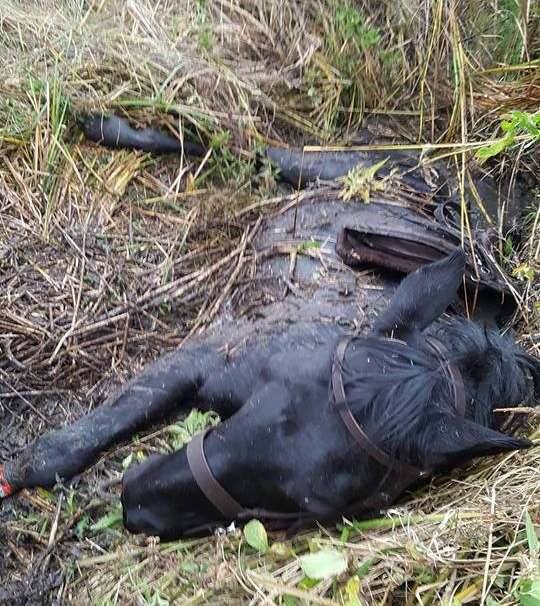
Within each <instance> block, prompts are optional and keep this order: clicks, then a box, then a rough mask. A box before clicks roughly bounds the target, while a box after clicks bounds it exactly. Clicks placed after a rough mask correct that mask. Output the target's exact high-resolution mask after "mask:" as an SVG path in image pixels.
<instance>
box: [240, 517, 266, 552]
mask: <svg viewBox="0 0 540 606" xmlns="http://www.w3.org/2000/svg"><path fill="white" fill-rule="evenodd" d="M244 537H245V539H246V543H247V544H248V545H249V546H250V547H253V549H256V550H257V551H258V552H259V553H261V554H264V553H266V552H267V551H268V535H267V534H266V529H265V527H264V526H263V525H262V523H261V522H259V520H250V521H249V522H248V523H247V524H246V525H245V527H244Z"/></svg>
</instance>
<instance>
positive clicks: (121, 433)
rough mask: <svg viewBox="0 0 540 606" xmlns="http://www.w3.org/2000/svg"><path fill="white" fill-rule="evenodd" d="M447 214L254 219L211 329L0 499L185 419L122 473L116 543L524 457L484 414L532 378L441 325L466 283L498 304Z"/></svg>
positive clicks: (298, 514) (495, 351) (480, 259)
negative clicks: (235, 280)
mask: <svg viewBox="0 0 540 606" xmlns="http://www.w3.org/2000/svg"><path fill="white" fill-rule="evenodd" d="M405 187H407V186H406V185H405ZM447 202H448V203H449V202H451V201H448V200H446V201H444V200H440V199H431V200H430V201H429V203H426V204H425V205H423V208H422V210H419V208H418V205H417V202H414V203H407V202H403V201H401V202H397V201H396V200H395V199H394V198H393V197H392V196H391V195H390V194H388V195H384V194H382V193H380V194H378V195H377V198H376V199H374V200H372V202H371V203H370V204H368V205H365V204H362V203H358V202H352V203H345V202H343V201H342V200H339V199H338V198H337V196H335V195H333V196H332V195H329V194H328V193H327V194H324V195H319V194H317V193H314V195H313V197H312V198H309V197H306V198H304V200H303V201H302V202H300V203H298V204H296V205H294V206H293V207H291V208H288V209H285V210H283V211H281V212H277V213H276V214H275V215H274V216H273V217H269V218H267V219H266V220H265V222H264V223H263V224H262V225H261V227H260V230H259V234H258V236H257V238H256V240H255V241H254V244H253V248H254V252H253V254H252V255H251V258H250V259H251V265H250V266H249V269H248V273H247V274H246V276H245V277H246V278H249V279H245V280H242V281H240V283H239V284H238V286H237V287H236V288H235V289H234V291H233V292H232V294H231V296H230V297H229V298H228V300H227V301H226V302H225V304H224V306H223V311H222V315H221V317H220V318H219V320H218V321H217V322H215V323H214V325H213V326H211V327H209V328H208V330H206V331H205V333H204V334H203V335H200V336H197V337H195V338H193V339H191V340H190V341H189V342H187V343H185V344H184V345H183V346H182V347H181V348H180V349H178V350H175V351H173V352H170V353H168V354H166V355H164V356H163V357H162V358H160V359H158V360H157V361H156V362H154V363H153V364H150V365H149V366H148V367H147V368H146V369H144V370H143V371H142V372H141V373H140V374H138V375H136V376H135V377H134V378H133V379H131V380H130V381H129V382H128V383H127V384H126V385H124V386H123V387H122V388H121V389H120V391H119V392H118V393H116V394H114V395H113V396H111V397H110V398H108V399H107V400H106V401H105V402H104V403H103V404H102V405H101V406H99V407H98V408H97V409H95V410H94V411H92V412H91V413H90V414H88V415H87V416H85V417H82V418H81V419H80V420H79V421H78V422H76V423H74V424H73V425H71V426H68V427H64V428H61V429H59V430H58V431H55V432H51V433H49V434H46V435H44V436H43V437H41V438H39V439H38V440H36V441H35V442H34V443H33V444H32V445H30V446H29V447H28V449H27V450H26V451H25V452H23V454H22V455H21V456H20V457H19V458H18V459H16V460H14V461H10V462H6V463H5V464H4V465H3V466H1V467H0V494H2V495H3V496H5V497H6V496H9V495H11V494H13V493H15V492H16V491H17V490H20V489H21V488H29V487H34V486H53V485H54V484H55V483H56V481H57V478H61V479H62V480H69V479H70V478H73V477H74V476H75V475H77V474H79V473H81V472H82V471H83V470H84V469H86V468H87V467H89V466H90V465H91V464H92V463H93V462H95V461H96V459H97V458H98V456H99V454H100V453H101V452H102V451H103V450H105V449H107V448H109V447H110V446H112V445H113V444H116V443H118V442H119V441H121V440H125V439H127V438H129V437H130V436H131V435H133V433H135V432H137V431H141V430H142V429H144V428H145V427H148V426H149V425H151V424H153V423H156V422H158V421H161V420H163V419H165V418H168V417H170V416H171V415H173V414H179V413H186V412H188V411H189V410H190V409H191V408H192V407H193V406H197V407H198V408H199V409H201V410H215V411H216V412H217V413H218V414H219V415H220V417H221V419H222V422H221V423H220V424H219V425H218V426H217V427H215V428H212V430H211V431H209V432H207V433H205V434H204V435H200V436H197V437H196V438H194V440H193V441H192V442H191V443H190V444H191V445H190V446H188V448H184V449H182V450H180V451H178V452H176V453H174V454H170V455H156V456H152V457H149V458H148V459H147V460H146V461H145V462H143V463H142V464H140V465H137V466H135V467H133V468H130V469H129V470H128V471H127V472H126V473H125V475H124V480H123V487H122V497H121V498H122V505H123V513H124V524H125V526H126V527H127V528H128V529H129V530H130V531H132V532H144V533H147V534H151V535H159V536H160V537H162V538H163V539H173V538H176V537H180V536H186V535H189V534H193V533H199V532H206V531H209V530H211V529H212V528H215V527H217V526H222V525H225V524H227V523H229V522H230V521H232V520H238V521H243V520H246V519H247V518H249V517H253V516H257V517H260V518H262V519H264V520H266V522H267V523H268V524H269V525H275V526H288V525H290V524H291V522H293V521H297V520H303V521H306V520H321V521H325V520H332V519H336V518H338V517H339V516H340V515H354V516H360V515H366V514H367V513H369V512H371V511H374V510H380V509H381V508H385V507H387V506H388V505H389V504H391V503H392V502H394V501H395V500H396V499H397V498H399V496H400V495H401V494H403V492H405V491H406V490H407V488H409V487H410V486H412V485H414V484H415V483H417V482H418V481H419V480H422V479H423V478H426V477H430V476H432V475H433V474H436V473H438V472H441V471H445V470H448V469H450V468H453V467H456V466H460V465H463V464H465V463H467V462H468V461H470V460H471V459H472V458H474V457H477V456H486V455H492V454H496V453H499V452H503V451H507V450H512V449H519V448H526V447H528V446H530V445H531V442H530V441H529V440H527V439H524V438H516V437H512V436H510V435H506V434H504V433H502V432H501V431H499V430H500V427H499V420H500V419H499V415H496V414H494V413H493V410H494V409H495V408H497V407H499V406H501V405H504V406H505V407H508V406H513V405H520V404H522V403H527V404H533V403H534V402H535V398H537V397H538V394H539V393H540V365H539V363H538V361H537V360H536V359H535V358H533V357H531V356H530V355H528V354H526V353H525V352H524V351H523V350H522V349H521V348H520V347H518V346H517V345H516V344H515V342H514V341H513V340H512V338H510V337H509V336H503V335H502V334H500V332H499V330H498V329H497V327H496V326H495V325H492V326H490V327H487V326H483V325H481V324H480V323H478V322H474V321H471V320H467V319H465V318H464V317H463V316H461V315H460V314H454V315H453V316H452V317H448V316H446V315H443V314H444V312H445V310H447V309H448V308H449V306H453V308H454V309H459V308H460V307H462V303H460V296H459V295H458V293H459V292H460V291H462V284H463V278H464V276H465V278H466V280H465V285H466V290H467V292H468V293H469V295H470V294H471V292H475V293H476V292H477V291H478V292H479V293H480V295H481V296H480V298H478V297H476V300H477V301H478V300H480V301H481V300H482V295H486V294H488V295H489V297H488V298H489V299H493V298H496V300H497V301H498V302H499V301H501V300H502V299H504V298H508V297H509V293H508V292H507V291H506V288H505V286H504V282H502V281H501V280H500V279H499V277H498V274H497V270H496V268H495V267H494V265H493V264H492V255H491V252H490V251H489V249H488V248H486V247H484V246H483V245H482V244H481V243H478V242H477V244H476V246H475V249H474V251H472V250H469V251H468V252H467V253H465V252H463V250H461V249H460V248H459V247H458V245H459V242H460V233H459V230H457V228H456V226H455V222H454V221H453V219H452V216H453V214H452V213H453V211H452V205H451V204H450V205H449V206H448V208H446V210H445V211H444V212H443V213H441V212H440V210H441V208H444V207H445V206H446V203H447ZM472 255H475V256H474V259H473V256H472ZM478 268H480V271H478ZM359 269H360V271H358V270H359ZM399 273H401V274H403V273H406V274H408V275H407V277H406V278H405V279H403V280H402V281H401V282H400V277H399ZM389 299H390V302H388V301H389Z"/></svg>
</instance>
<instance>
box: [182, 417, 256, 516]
mask: <svg viewBox="0 0 540 606" xmlns="http://www.w3.org/2000/svg"><path fill="white" fill-rule="evenodd" d="M209 431H210V428H209V429H207V430H206V431H203V432H202V433H199V434H197V435H196V436H194V437H193V439H192V440H191V442H189V444H188V445H187V449H186V454H187V460H188V465H189V468H190V470H191V473H192V475H193V478H194V480H195V482H197V486H198V487H199V488H200V489H201V492H202V493H203V494H204V496H205V497H206V498H207V499H208V500H209V501H210V503H212V505H214V507H216V509H217V510H218V511H220V512H221V514H222V515H223V517H224V518H225V519H227V520H234V519H235V518H237V517H238V516H239V515H240V514H241V513H242V512H243V511H244V508H243V507H242V505H240V503H238V501H236V499H234V498H233V497H232V496H231V495H230V494H229V493H228V492H227V491H226V490H225V489H224V488H223V486H222V485H221V484H220V483H219V482H218V481H217V480H216V478H215V477H214V474H213V473H212V470H211V469H210V466H209V465H208V461H207V460H206V456H205V454H204V438H205V437H206V434H207V433H208V432H209Z"/></svg>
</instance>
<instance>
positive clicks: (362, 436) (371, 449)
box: [332, 337, 424, 478]
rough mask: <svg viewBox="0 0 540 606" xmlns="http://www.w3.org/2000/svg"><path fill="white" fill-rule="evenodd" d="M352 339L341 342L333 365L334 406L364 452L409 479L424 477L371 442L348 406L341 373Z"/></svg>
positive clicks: (421, 473)
mask: <svg viewBox="0 0 540 606" xmlns="http://www.w3.org/2000/svg"><path fill="white" fill-rule="evenodd" d="M352 338H353V337H345V338H343V339H342V340H341V341H340V342H339V344H338V346H337V348H336V353H335V354H334V362H333V364H332V392H333V394H334V399H333V402H334V406H335V407H336V408H337V411H338V413H339V415H340V417H341V419H342V421H343V423H345V426H346V427H347V429H348V430H349V433H350V434H351V436H352V437H353V439H354V440H355V441H356V442H357V444H359V446H360V447H361V448H362V449H363V450H365V451H366V452H367V454H368V455H369V456H370V457H372V458H373V459H375V460H376V461H378V462H379V463H380V464H381V465H384V466H385V467H387V468H388V469H395V470H396V471H398V472H400V473H402V474H405V475H407V476H408V477H409V478H410V477H411V476H412V477H417V476H420V475H423V474H424V472H423V471H422V470H420V469H417V468H416V467H413V466H412V465H409V464H408V463H404V462H403V461H398V460H397V459H394V458H392V457H390V456H389V455H388V454H386V453H385V452H384V451H383V450H381V449H380V448H379V447H378V446H377V445H376V444H374V443H373V442H372V441H371V440H370V438H369V437H368V435H367V434H366V432H365V431H364V429H363V428H362V426H361V425H359V424H358V422H357V421H356V419H355V418H354V415H353V413H352V411H351V409H350V408H349V406H348V404H347V399H346V395H345V387H344V386H343V375H342V372H341V370H342V366H343V360H344V358H345V351H346V350H347V346H348V345H349V343H350V342H351V340H352Z"/></svg>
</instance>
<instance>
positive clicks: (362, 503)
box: [186, 337, 466, 528]
mask: <svg viewBox="0 0 540 606" xmlns="http://www.w3.org/2000/svg"><path fill="white" fill-rule="evenodd" d="M352 339H353V337H345V338H343V339H342V340H341V341H340V342H339V343H338V346H337V348H336V351H335V354H334V360H333V363H332V376H331V386H332V392H333V396H334V397H333V404H334V406H335V407H336V408H337V411H338V412H339V415H340V417H341V419H342V421H343V423H344V424H345V426H346V427H347V429H348V430H349V433H350V434H351V436H352V437H353V439H354V440H355V441H356V442H357V444H358V445H359V446H360V447H361V448H362V449H363V450H364V451H365V452H366V453H367V454H368V455H369V456H370V457H372V458H373V459H375V460H376V461H378V462H379V463H381V465H384V466H385V467H386V468H387V469H388V473H391V472H393V471H394V472H396V473H397V476H396V478H395V481H394V483H393V484H392V485H390V488H389V489H387V490H384V491H383V490H382V484H383V483H384V482H385V480H386V479H387V478H388V474H385V476H384V477H383V479H382V480H381V483H380V485H379V487H378V490H377V491H376V492H375V493H374V494H372V495H370V496H369V497H365V498H363V499H361V500H359V501H357V502H355V503H353V504H351V505H350V506H348V507H347V508H346V511H344V512H343V513H345V515H347V514H348V515H355V514H359V513H361V512H363V511H366V510H370V509H371V510H373V509H376V508H380V507H385V506H387V505H388V504H389V503H391V502H392V501H394V500H395V499H396V498H397V497H398V496H399V495H400V494H401V493H402V492H403V491H404V490H406V489H407V488H408V487H409V486H410V485H411V484H413V483H414V482H415V481H416V480H418V479H420V478H421V477H422V476H425V475H427V474H428V473H429V471H426V470H422V469H419V468H416V467H413V466H412V465H409V464H407V463H403V462H402V461H398V460H397V459H394V458H392V457H390V456H389V455H388V454H386V453H385V452H384V451H383V450H382V449H380V448H379V447H378V446H377V445H376V444H374V443H373V442H372V441H371V440H370V438H369V437H368V435H367V434H366V432H365V431H364V429H363V428H362V426H361V425H359V423H357V421H356V419H355V418H354V415H353V413H352V411H351V409H350V408H349V406H348V404H347V398H346V394H345V387H344V385H343V375H342V367H343V360H344V358H345V351H346V350H347V346H348V345H349V343H350V342H351V340H352ZM428 343H429V345H430V347H431V348H432V350H433V351H434V352H435V355H436V356H437V358H438V359H439V362H440V364H441V367H442V368H443V372H445V374H446V375H447V377H448V378H449V380H450V381H451V383H452V386H453V390H454V397H455V402H456V410H457V412H458V413H459V414H461V415H465V406H466V399H465V387H464V385H463V380H462V377H461V373H460V372H459V369H458V368H456V367H455V366H454V365H453V364H452V363H451V362H449V360H448V355H447V351H446V349H445V348H444V346H443V345H442V343H440V341H438V340H437V339H435V338H434V337H428ZM210 429H211V428H208V429H207V430H206V431H204V432H202V433H199V434H197V435H196V436H195V437H194V438H193V439H192V440H191V442H189V444H188V445H187V452H186V454H187V460H188V465H189V468H190V470H191V473H192V475H193V478H194V480H195V482H196V483H197V486H198V487H199V488H200V490H201V492H202V493H203V494H204V495H205V497H206V498H207V499H208V500H209V501H210V503H212V504H213V505H214V507H215V508H216V509H217V510H218V511H220V512H221V514H222V515H223V517H224V518H225V519H227V520H234V519H247V518H249V517H263V518H266V519H270V520H272V519H273V520H276V521H279V520H281V521H285V520H297V521H298V522H301V521H302V520H304V521H307V520H315V519H318V517H319V516H316V515H314V514H308V513H305V512H298V513H282V512H277V511H270V510H266V509H246V508H244V507H242V506H241V505H240V503H238V502H237V501H236V499H234V498H233V497H232V496H231V495H230V494H229V493H228V492H227V491H226V490H225V489H224V488H223V486H222V485H221V484H220V483H219V482H218V481H217V480H216V478H215V477H214V474H213V473H212V470H211V469H210V466H209V465H208V461H207V460H206V455H205V454H204V439H205V437H206V435H207V434H208V432H209V431H210ZM205 528H206V526H205Z"/></svg>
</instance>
